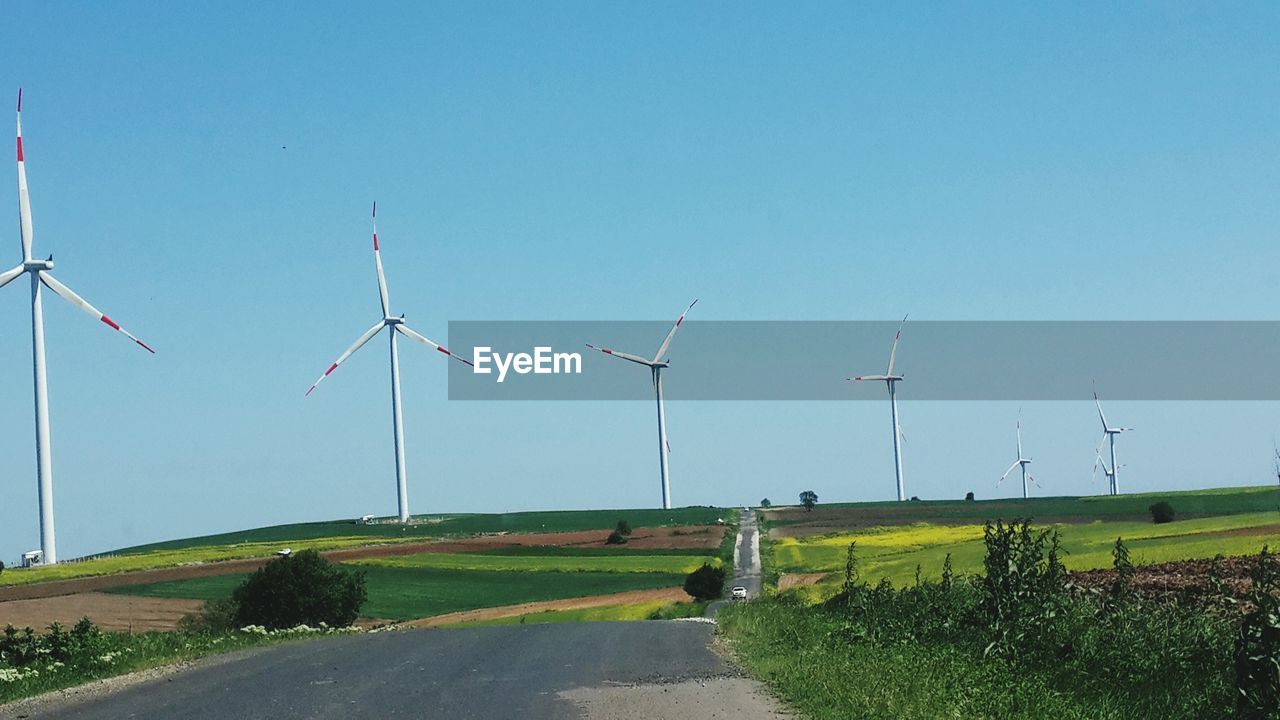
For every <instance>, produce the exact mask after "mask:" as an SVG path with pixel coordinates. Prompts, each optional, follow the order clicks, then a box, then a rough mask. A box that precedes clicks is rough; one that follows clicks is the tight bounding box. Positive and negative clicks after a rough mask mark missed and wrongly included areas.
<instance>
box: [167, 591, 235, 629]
mask: <svg viewBox="0 0 1280 720" xmlns="http://www.w3.org/2000/svg"><path fill="white" fill-rule="evenodd" d="M235 627H236V602H235V600H232V599H231V598H223V599H221V600H207V601H205V604H204V607H203V608H201V610H200V612H198V613H193V614H190V615H183V616H182V619H181V620H179V621H178V630H179V631H181V632H187V633H221V632H226V631H228V630H232V629H234V628H235Z"/></svg>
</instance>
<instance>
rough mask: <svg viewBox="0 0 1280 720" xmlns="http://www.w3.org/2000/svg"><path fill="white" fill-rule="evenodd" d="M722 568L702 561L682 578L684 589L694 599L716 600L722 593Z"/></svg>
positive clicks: (723, 576)
mask: <svg viewBox="0 0 1280 720" xmlns="http://www.w3.org/2000/svg"><path fill="white" fill-rule="evenodd" d="M724 580H725V574H724V568H722V567H713V566H711V565H707V564H706V563H703V565H702V567H700V568H698V569H697V570H694V571H693V572H691V573H689V575H688V576H687V577H686V578H685V579H684V591H685V592H686V593H688V594H689V596H690V597H692V598H693V599H695V600H704V601H705V600H716V599H719V597H720V596H721V595H722V594H724Z"/></svg>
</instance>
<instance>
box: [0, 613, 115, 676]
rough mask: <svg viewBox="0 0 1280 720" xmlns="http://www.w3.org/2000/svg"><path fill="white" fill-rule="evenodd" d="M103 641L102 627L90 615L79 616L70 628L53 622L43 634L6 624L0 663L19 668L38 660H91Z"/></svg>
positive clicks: (76, 662) (73, 662)
mask: <svg viewBox="0 0 1280 720" xmlns="http://www.w3.org/2000/svg"><path fill="white" fill-rule="evenodd" d="M104 645H105V640H104V638H103V635H102V631H101V630H99V629H98V627H97V626H96V625H94V624H93V622H91V621H90V620H89V618H81V619H80V622H78V623H76V624H75V627H73V628H71V629H70V630H67V629H66V628H64V627H63V626H62V625H60V624H59V623H56V622H55V623H53V624H52V625H50V626H49V630H48V632H45V633H44V634H39V633H37V632H36V631H35V630H33V629H31V628H24V629H22V630H18V629H17V628H15V627H14V626H12V625H6V626H5V628H4V635H3V636H0V665H7V666H9V667H15V668H20V667H25V666H27V665H32V664H35V663H37V662H39V663H47V662H60V663H63V664H66V665H85V664H92V663H93V662H94V661H95V660H97V658H98V657H99V655H101V654H102V651H103V648H104Z"/></svg>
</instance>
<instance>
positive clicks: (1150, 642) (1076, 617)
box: [720, 523, 1280, 720]
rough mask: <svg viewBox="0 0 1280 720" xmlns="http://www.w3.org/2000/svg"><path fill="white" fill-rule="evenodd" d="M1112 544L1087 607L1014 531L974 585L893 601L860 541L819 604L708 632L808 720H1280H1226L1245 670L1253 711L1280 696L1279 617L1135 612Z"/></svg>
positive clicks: (1056, 562) (918, 587)
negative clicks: (1106, 570)
mask: <svg viewBox="0 0 1280 720" xmlns="http://www.w3.org/2000/svg"><path fill="white" fill-rule="evenodd" d="M1112 544H1113V551H1114V555H1113V564H1114V565H1115V566H1116V567H1117V569H1118V570H1121V572H1120V573H1119V575H1120V577H1121V581H1120V582H1118V583H1117V586H1116V587H1115V588H1114V589H1113V590H1112V592H1110V593H1091V592H1085V591H1080V590H1074V589H1072V588H1071V586H1069V584H1068V575H1067V573H1066V571H1065V566H1064V563H1063V558H1064V556H1063V547H1062V544H1061V540H1060V538H1059V537H1057V536H1056V535H1055V533H1054V532H1053V531H1052V530H1050V529H1035V528H1032V527H1030V526H1029V525H1027V524H1025V523H1015V524H1014V525H1003V524H999V523H995V524H989V525H987V526H986V527H984V542H983V545H982V547H983V550H984V553H983V557H982V566H981V567H982V570H981V571H980V572H979V573H977V574H974V575H971V576H969V577H967V578H956V577H955V576H954V575H953V574H952V573H951V572H950V571H943V570H942V569H939V570H937V571H936V572H938V574H939V575H940V576H941V579H939V580H937V581H932V580H915V581H912V582H910V583H908V584H906V585H905V586H895V585H894V584H891V583H890V582H888V581H887V580H880V581H879V582H877V583H874V584H868V583H866V582H865V581H864V580H863V575H861V574H860V573H862V571H863V564H864V563H863V562H862V558H860V557H859V552H860V550H861V547H862V542H861V540H859V541H858V544H857V546H856V549H855V548H850V547H846V548H845V557H844V558H843V560H844V563H843V564H844V567H845V573H844V574H845V577H844V578H843V579H844V583H843V590H842V591H841V592H840V593H839V594H837V595H836V596H835V597H833V598H832V599H830V600H829V601H827V602H826V603H824V604H822V605H818V606H807V605H805V604H802V603H801V602H797V600H796V597H795V596H793V595H790V594H784V595H783V596H780V597H778V598H776V599H773V600H766V601H761V602H755V603H747V604H744V605H739V606H736V607H733V608H728V609H726V610H725V611H724V612H722V613H721V615H720V627H721V631H722V632H723V633H724V634H725V635H726V636H727V637H728V638H729V639H730V640H731V642H732V644H733V646H734V647H735V649H736V650H737V652H738V654H739V656H740V657H741V658H742V659H743V661H744V662H745V663H746V664H747V666H748V667H749V668H750V669H751V670H753V671H754V672H756V673H757V674H758V675H760V676H762V677H763V678H765V679H766V680H768V681H769V682H770V683H771V684H772V685H773V686H774V687H775V688H776V689H777V691H778V692H779V694H780V695H781V696H782V697H784V698H785V699H787V700H788V701H790V702H792V703H793V704H795V705H796V706H797V707H799V708H800V709H801V710H802V711H804V712H805V713H806V714H808V715H811V716H812V717H815V718H847V717H869V718H878V717H885V718H888V717H894V718H935V717H965V718H1049V717H1052V718H1091V719H1092V718H1151V719H1153V720H1155V719H1156V718H1159V719H1161V720H1164V719H1186V720H1214V719H1218V718H1221V719H1223V720H1225V719H1226V718H1233V717H1248V718H1272V717H1277V716H1280V708H1275V707H1273V708H1270V709H1268V710H1267V711H1266V712H1269V713H1271V714H1266V712H1264V713H1263V714H1240V715H1237V714H1236V712H1237V709H1236V706H1237V697H1239V696H1240V694H1239V692H1238V691H1237V683H1243V681H1240V680H1238V677H1241V676H1240V675H1239V674H1238V673H1237V666H1238V665H1240V664H1241V663H1242V662H1245V663H1246V664H1248V663H1252V664H1251V665H1249V667H1251V668H1254V670H1255V675H1256V676H1259V677H1263V681H1260V682H1261V683H1262V684H1261V685H1260V686H1259V687H1260V688H1261V689H1257V688H1255V689H1254V690H1251V691H1250V692H1251V693H1252V697H1256V698H1262V699H1261V700H1259V701H1258V702H1257V703H1255V704H1265V702H1267V701H1268V700H1269V698H1271V697H1273V695H1268V694H1267V693H1268V692H1270V693H1275V692H1276V690H1277V686H1280V637H1277V639H1275V640H1272V641H1270V644H1268V641H1267V637H1268V633H1271V636H1272V637H1276V636H1280V620H1278V619H1277V618H1275V617H1272V615H1276V614H1277V613H1275V612H1273V611H1265V612H1260V613H1255V614H1254V615H1253V616H1250V617H1251V618H1254V619H1253V620H1251V621H1250V622H1249V623H1245V624H1243V625H1242V623H1241V620H1240V615H1239V613H1238V612H1236V611H1234V610H1224V609H1223V607H1224V604H1222V603H1214V602H1204V601H1203V598H1199V599H1195V598H1193V597H1192V596H1188V597H1187V598H1180V599H1174V600H1169V601H1166V602H1160V603H1156V602H1152V601H1145V600H1142V599H1140V598H1138V597H1136V596H1134V595H1133V594H1132V593H1129V592H1127V590H1126V587H1125V583H1124V579H1125V578H1126V577H1127V575H1126V574H1125V572H1124V569H1125V567H1126V566H1127V563H1128V551H1127V548H1126V547H1125V546H1124V544H1123V543H1116V542H1115V538H1114V536H1113V538H1112ZM1264 562H1267V561H1266V560H1265V557H1264V558H1262V559H1260V560H1259V563H1260V564H1261V563H1264ZM1270 562H1274V561H1270ZM1260 566H1261V565H1260ZM1275 575H1276V576H1277V577H1280V572H1276V573H1275ZM1275 585H1276V586H1280V581H1277V582H1276V583H1275ZM1276 591H1277V590H1276V589H1275V588H1273V589H1270V590H1265V591H1264V593H1269V594H1268V595H1267V597H1271V598H1273V601H1272V605H1270V606H1267V607H1275V606H1277V605H1278V604H1280V603H1276V602H1274V596H1275V595H1274V594H1275V592H1276ZM1259 603H1260V604H1261V601H1259ZM1268 618H1270V619H1268ZM1248 628H1254V629H1253V630H1251V631H1250V632H1251V633H1252V634H1249V635H1247V637H1248V638H1249V642H1245V640H1243V639H1241V638H1243V637H1246V635H1245V630H1246V629H1248ZM1258 628H1261V629H1258ZM1242 648H1243V649H1242ZM1241 658H1244V659H1245V660H1242V659H1241ZM1258 658H1261V659H1260V660H1259V659H1258ZM1246 661H1247V662H1246ZM1259 669H1260V670H1259ZM1268 672H1275V673H1276V677H1274V678H1273V679H1272V680H1271V681H1270V682H1271V683H1272V684H1271V685H1267V684H1266V681H1265V678H1266V673H1268ZM1242 686H1243V685H1242Z"/></svg>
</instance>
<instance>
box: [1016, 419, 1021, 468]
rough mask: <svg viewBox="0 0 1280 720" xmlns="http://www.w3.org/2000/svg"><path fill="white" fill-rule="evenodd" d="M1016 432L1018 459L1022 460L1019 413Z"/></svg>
mask: <svg viewBox="0 0 1280 720" xmlns="http://www.w3.org/2000/svg"><path fill="white" fill-rule="evenodd" d="M1017 432H1018V459H1019V460H1021V459H1022V413H1021V412H1019V413H1018V424H1017Z"/></svg>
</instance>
